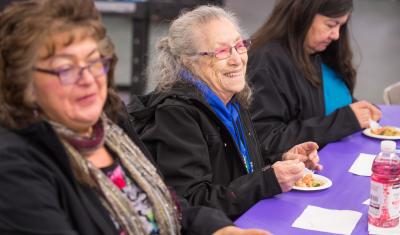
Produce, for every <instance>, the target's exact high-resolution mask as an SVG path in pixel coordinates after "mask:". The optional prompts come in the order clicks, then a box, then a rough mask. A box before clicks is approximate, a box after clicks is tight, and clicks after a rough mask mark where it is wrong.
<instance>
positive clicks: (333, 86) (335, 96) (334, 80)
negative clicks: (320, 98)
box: [322, 64, 353, 115]
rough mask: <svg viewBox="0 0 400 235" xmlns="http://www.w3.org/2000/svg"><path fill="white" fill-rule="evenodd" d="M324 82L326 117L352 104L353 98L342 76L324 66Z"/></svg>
mask: <svg viewBox="0 0 400 235" xmlns="http://www.w3.org/2000/svg"><path fill="white" fill-rule="evenodd" d="M322 82H323V89H324V100H325V115H329V114H331V113H333V112H334V111H336V109H338V108H341V107H344V106H347V105H349V104H351V102H352V101H353V98H352V96H351V94H350V90H349V88H348V87H347V86H346V84H345V83H344V81H343V80H342V79H341V78H340V76H339V75H338V74H337V73H336V72H335V71H333V70H332V69H331V68H329V67H328V66H327V65H325V64H322Z"/></svg>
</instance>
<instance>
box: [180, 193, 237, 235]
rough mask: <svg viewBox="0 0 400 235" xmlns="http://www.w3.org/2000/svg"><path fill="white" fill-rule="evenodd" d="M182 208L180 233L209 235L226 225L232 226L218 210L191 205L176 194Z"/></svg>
mask: <svg viewBox="0 0 400 235" xmlns="http://www.w3.org/2000/svg"><path fill="white" fill-rule="evenodd" d="M178 198H179V199H178V201H179V204H180V206H181V208H182V234H185V235H192V234H193V235H209V234H212V233H214V232H216V231H217V230H218V229H221V228H223V227H226V226H233V223H232V221H231V220H230V219H229V218H228V217H227V216H226V215H225V214H224V213H223V212H222V211H220V210H217V209H214V208H210V207H204V206H191V205H190V204H189V203H188V202H187V201H186V200H185V199H184V198H182V197H180V196H178Z"/></svg>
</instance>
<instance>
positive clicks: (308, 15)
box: [250, 0, 356, 93]
mask: <svg viewBox="0 0 400 235" xmlns="http://www.w3.org/2000/svg"><path fill="white" fill-rule="evenodd" d="M352 10H353V0H279V1H278V2H277V3H276V5H275V7H274V9H273V10H272V13H271V15H270V16H269V18H268V19H267V21H266V22H265V23H264V25H263V26H261V28H260V29H259V30H258V31H257V32H256V33H254V35H253V36H252V47H251V49H250V54H251V53H252V52H253V51H257V50H258V49H259V48H260V47H262V46H263V45H265V44H266V43H269V42H272V41H279V42H280V43H281V45H282V46H284V47H285V48H286V49H287V50H288V51H289V53H290V56H291V57H292V58H293V60H294V62H295V63H296V65H297V66H298V67H299V68H300V69H301V70H302V71H303V73H304V76H305V77H306V79H308V80H309V81H310V82H311V83H312V84H313V85H315V86H318V85H320V84H321V79H320V78H319V76H318V70H317V69H316V68H315V65H314V64H313V62H312V60H311V58H310V56H309V55H308V54H307V53H306V51H305V50H304V41H305V38H306V35H307V32H308V30H309V28H310V27H311V24H312V22H313V19H314V17H315V15H316V14H321V15H324V16H326V17H331V18H335V17H340V16H344V15H346V14H347V13H351V12H352ZM339 33H340V37H339V39H338V40H337V41H333V42H332V43H331V44H330V45H329V46H328V47H327V49H326V50H325V51H323V52H322V53H321V56H322V61H323V62H324V63H326V64H327V65H328V66H329V67H331V68H332V69H334V70H335V71H336V72H337V73H339V74H340V75H341V77H342V79H343V80H344V82H345V83H346V85H347V86H348V87H349V89H350V91H351V92H352V93H353V91H354V86H355V77H356V71H355V69H354V66H353V64H352V59H353V53H352V51H351V48H350V40H349V30H348V22H347V23H345V24H344V25H343V26H342V27H341V28H340V32H339Z"/></svg>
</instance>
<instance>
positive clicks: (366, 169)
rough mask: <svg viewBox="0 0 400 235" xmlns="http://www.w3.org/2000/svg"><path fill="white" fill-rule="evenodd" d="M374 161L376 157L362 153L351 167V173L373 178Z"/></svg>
mask: <svg viewBox="0 0 400 235" xmlns="http://www.w3.org/2000/svg"><path fill="white" fill-rule="evenodd" d="M374 159H375V155H372V154H366V153H360V155H358V158H357V159H356V160H355V161H354V162H353V165H351V167H350V169H349V172H350V173H353V174H356V175H361V176H371V175H372V170H371V168H372V163H373V162H374Z"/></svg>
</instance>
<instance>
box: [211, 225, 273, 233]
mask: <svg viewBox="0 0 400 235" xmlns="http://www.w3.org/2000/svg"><path fill="white" fill-rule="evenodd" d="M212 235H272V233H269V232H268V231H265V230H261V229H242V228H238V227H235V226H226V227H223V228H220V229H219V230H217V231H215V232H214V233H213V234H212Z"/></svg>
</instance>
